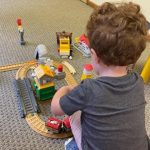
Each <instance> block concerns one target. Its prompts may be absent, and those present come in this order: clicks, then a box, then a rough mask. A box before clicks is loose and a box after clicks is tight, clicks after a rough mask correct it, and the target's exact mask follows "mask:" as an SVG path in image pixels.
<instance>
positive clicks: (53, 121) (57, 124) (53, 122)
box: [45, 117, 63, 133]
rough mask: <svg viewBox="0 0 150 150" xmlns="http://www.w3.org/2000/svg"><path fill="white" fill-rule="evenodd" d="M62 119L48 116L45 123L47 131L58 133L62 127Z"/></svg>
mask: <svg viewBox="0 0 150 150" xmlns="http://www.w3.org/2000/svg"><path fill="white" fill-rule="evenodd" d="M62 124H63V123H62V121H61V120H59V119H57V118H54V117H50V118H48V120H47V121H46V123H45V126H46V127H47V129H48V130H49V131H52V132H53V133H60V132H61V128H62Z"/></svg>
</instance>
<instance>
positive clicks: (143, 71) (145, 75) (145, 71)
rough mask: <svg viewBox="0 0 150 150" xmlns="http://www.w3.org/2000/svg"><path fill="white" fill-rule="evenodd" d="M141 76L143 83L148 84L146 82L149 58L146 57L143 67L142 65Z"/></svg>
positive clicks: (149, 66)
mask: <svg viewBox="0 0 150 150" xmlns="http://www.w3.org/2000/svg"><path fill="white" fill-rule="evenodd" d="M141 76H142V78H143V80H144V83H148V81H149V79H150V56H149V57H148V59H147V61H146V63H145V65H144V68H143V70H142V73H141Z"/></svg>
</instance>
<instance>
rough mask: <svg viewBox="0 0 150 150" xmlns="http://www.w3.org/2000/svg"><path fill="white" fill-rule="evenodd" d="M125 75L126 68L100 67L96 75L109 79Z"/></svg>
mask: <svg viewBox="0 0 150 150" xmlns="http://www.w3.org/2000/svg"><path fill="white" fill-rule="evenodd" d="M126 74H127V66H106V65H104V66H101V67H100V69H99V73H98V75H99V76H100V77H102V76H109V77H121V76H124V75H126Z"/></svg>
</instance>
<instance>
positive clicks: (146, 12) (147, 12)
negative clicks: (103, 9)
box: [90, 0, 150, 22]
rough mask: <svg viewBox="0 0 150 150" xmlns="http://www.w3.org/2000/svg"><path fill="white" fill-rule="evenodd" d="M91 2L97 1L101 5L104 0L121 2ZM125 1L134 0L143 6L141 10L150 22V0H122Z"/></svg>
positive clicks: (92, 0) (101, 0)
mask: <svg viewBox="0 0 150 150" xmlns="http://www.w3.org/2000/svg"><path fill="white" fill-rule="evenodd" d="M90 1H91V2H93V3H95V4H96V5H99V4H101V3H103V2H106V1H107V2H120V1H118V0H90ZM121 1H123V2H127V1H132V2H135V3H137V4H139V5H140V6H141V10H142V12H143V14H144V15H145V17H146V19H147V20H148V21H149V22H150V8H149V0H121Z"/></svg>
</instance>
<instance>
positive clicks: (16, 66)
mask: <svg viewBox="0 0 150 150" xmlns="http://www.w3.org/2000/svg"><path fill="white" fill-rule="evenodd" d="M34 63H35V60H31V61H27V62H23V63H18V64H11V65H6V66H0V72H5V71H10V70H17V69H19V68H20V67H22V66H25V65H28V64H32V65H33V64H34Z"/></svg>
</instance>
